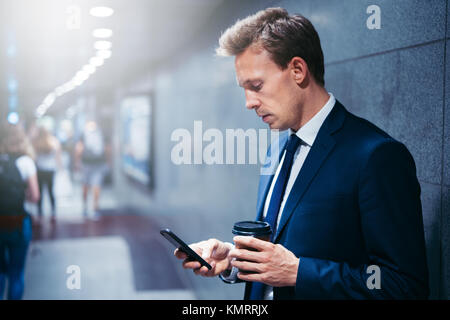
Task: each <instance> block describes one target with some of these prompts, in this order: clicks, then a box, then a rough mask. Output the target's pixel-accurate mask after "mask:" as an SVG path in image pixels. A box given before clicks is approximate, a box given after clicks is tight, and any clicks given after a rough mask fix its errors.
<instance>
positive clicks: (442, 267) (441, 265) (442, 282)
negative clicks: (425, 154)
mask: <svg viewBox="0 0 450 320" xmlns="http://www.w3.org/2000/svg"><path fill="white" fill-rule="evenodd" d="M445 12H447V14H446V15H445V41H444V57H443V58H444V63H443V73H444V76H443V88H442V96H443V99H442V100H443V107H442V149H441V164H442V166H441V181H442V184H441V216H440V219H439V222H440V226H441V227H440V230H439V236H440V241H439V269H440V275H439V280H440V281H439V284H440V285H439V288H438V297H439V298H444V299H446V298H448V297H444V294H445V292H446V291H447V288H446V287H448V284H446V283H445V280H446V279H445V276H446V272H445V260H444V259H443V256H444V252H443V247H444V246H443V245H442V240H443V239H444V228H443V226H444V185H445V183H444V181H445V179H444V166H445V165H444V161H445V158H444V152H445V133H446V130H445V128H446V125H445V109H446V101H445V96H446V90H445V85H446V79H445V78H446V77H447V40H448V39H449V38H448V36H447V29H448V0H446V1H445ZM449 294H450V293H449V292H447V295H449Z"/></svg>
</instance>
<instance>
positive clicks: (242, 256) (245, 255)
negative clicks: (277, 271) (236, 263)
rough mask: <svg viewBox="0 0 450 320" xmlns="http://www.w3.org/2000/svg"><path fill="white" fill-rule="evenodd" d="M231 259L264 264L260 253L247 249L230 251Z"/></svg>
mask: <svg viewBox="0 0 450 320" xmlns="http://www.w3.org/2000/svg"><path fill="white" fill-rule="evenodd" d="M229 255H230V257H231V258H236V259H239V260H246V261H253V262H263V260H264V257H263V256H261V253H260V252H257V251H250V250H245V249H233V250H231V251H230V254H229Z"/></svg>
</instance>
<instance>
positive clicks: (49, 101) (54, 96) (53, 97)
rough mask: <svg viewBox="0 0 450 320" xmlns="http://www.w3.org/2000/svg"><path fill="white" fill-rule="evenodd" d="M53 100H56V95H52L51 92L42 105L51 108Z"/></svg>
mask: <svg viewBox="0 0 450 320" xmlns="http://www.w3.org/2000/svg"><path fill="white" fill-rule="evenodd" d="M55 99H56V94H54V93H53V92H52V93H49V94H48V95H47V96H46V97H45V99H44V104H45V105H47V106H51V105H52V104H53V102H55Z"/></svg>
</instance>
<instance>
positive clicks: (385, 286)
mask: <svg viewBox="0 0 450 320" xmlns="http://www.w3.org/2000/svg"><path fill="white" fill-rule="evenodd" d="M219 43H220V47H219V49H218V53H219V54H220V55H231V56H235V57H236V58H235V68H236V75H237V81H238V83H239V85H240V86H241V87H243V88H244V90H245V97H246V106H247V108H248V109H253V110H255V112H256V113H257V115H258V116H260V117H261V118H262V120H263V121H264V122H265V123H267V124H268V125H269V126H270V128H271V129H278V130H283V131H284V132H283V134H281V135H280V139H279V140H278V141H275V142H273V143H272V145H271V147H270V148H269V150H268V153H267V157H268V161H267V163H269V164H270V163H274V162H275V163H277V164H278V165H276V166H273V170H270V169H268V170H262V172H263V173H264V174H262V175H261V178H260V184H259V192H258V202H257V220H265V221H268V222H269V223H270V225H271V227H272V230H274V235H273V237H272V241H271V242H268V241H263V240H259V239H256V238H251V237H242V236H237V237H235V238H234V243H235V245H232V244H230V243H225V242H222V241H219V240H217V239H210V240H207V241H202V242H199V243H195V244H192V245H191V246H192V248H194V250H196V251H197V252H198V253H199V254H201V255H202V256H203V258H205V259H206V260H207V261H208V262H209V263H210V264H211V265H212V267H213V268H212V270H208V269H206V267H201V266H200V264H199V263H198V262H193V261H188V260H186V255H185V254H184V253H182V252H180V251H178V250H176V251H175V255H176V256H177V257H178V258H180V259H185V260H184V262H183V266H184V267H185V268H191V269H194V272H195V273H196V274H199V275H203V276H217V275H220V277H221V278H222V279H223V280H224V281H226V282H237V281H239V279H240V280H241V281H246V282H247V285H246V292H245V299H426V298H427V297H428V290H429V289H428V269H427V264H426V253H425V240H424V229H423V221H422V209H421V202H420V185H419V183H418V180H417V177H416V168H415V164H414V160H413V158H412V156H411V154H410V153H409V151H408V150H407V148H406V147H405V146H404V145H403V144H402V143H400V142H398V141H396V140H395V139H393V138H392V137H390V136H389V135H388V134H387V133H385V132H384V131H382V130H381V129H379V128H377V127H376V126H375V125H373V124H371V123H370V122H368V121H366V120H364V119H361V118H358V117H357V116H355V115H353V114H351V113H350V112H348V111H347V110H346V109H345V107H344V106H343V105H342V104H341V103H340V102H339V101H337V100H336V99H335V97H334V96H333V95H332V94H330V93H328V92H327V91H326V90H325V88H324V80H323V75H324V63H323V53H322V49H321V45H320V40H319V36H318V34H317V32H316V31H315V29H314V27H313V26H312V24H311V23H310V22H309V21H308V20H307V19H306V18H304V17H302V16H300V15H293V16H291V15H289V14H288V13H287V11H286V10H284V9H281V8H269V9H266V10H263V11H260V12H258V13H256V14H255V15H252V16H249V17H247V18H246V19H244V20H241V21H238V22H237V23H236V24H235V25H234V26H232V27H231V28H229V29H228V30H227V31H226V32H225V33H224V34H223V35H222V37H221V39H220V41H219ZM249 249H250V250H249ZM234 270H238V272H233V271H234Z"/></svg>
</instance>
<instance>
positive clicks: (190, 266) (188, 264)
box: [183, 259, 202, 269]
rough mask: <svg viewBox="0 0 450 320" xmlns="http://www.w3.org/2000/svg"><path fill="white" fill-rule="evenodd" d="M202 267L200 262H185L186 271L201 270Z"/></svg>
mask: <svg viewBox="0 0 450 320" xmlns="http://www.w3.org/2000/svg"><path fill="white" fill-rule="evenodd" d="M201 266H202V265H201V264H200V262H198V261H192V260H187V259H186V260H184V261H183V268H185V269H199V268H200V267H201Z"/></svg>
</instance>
